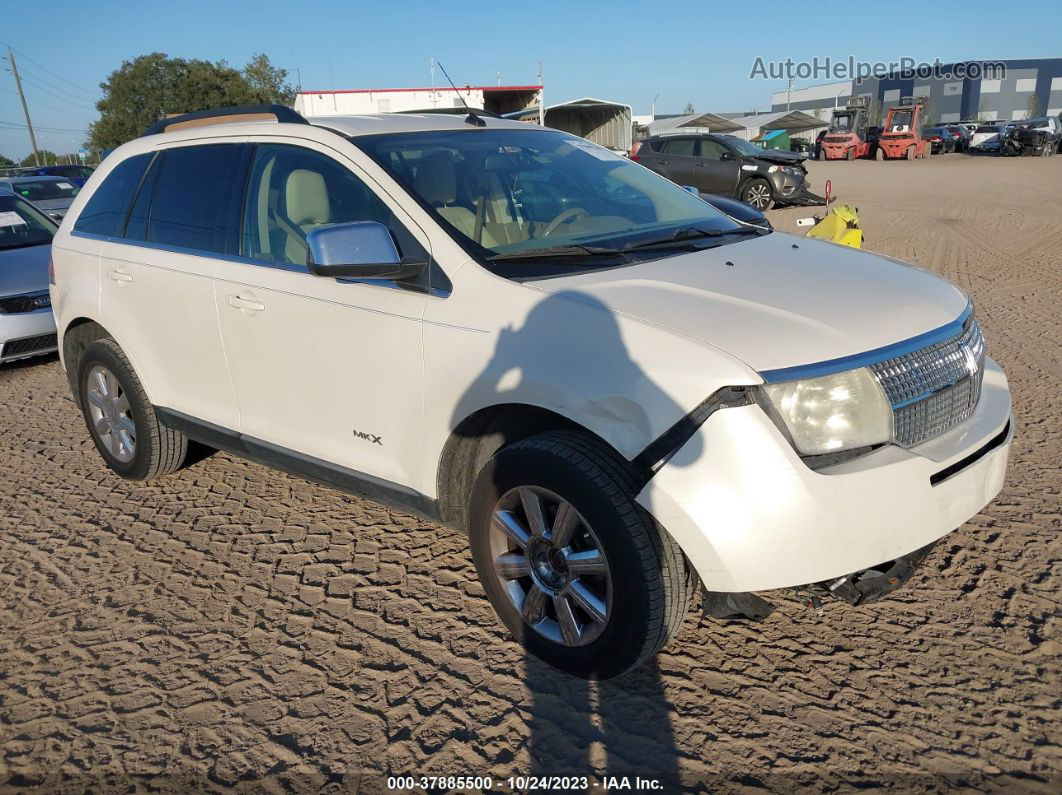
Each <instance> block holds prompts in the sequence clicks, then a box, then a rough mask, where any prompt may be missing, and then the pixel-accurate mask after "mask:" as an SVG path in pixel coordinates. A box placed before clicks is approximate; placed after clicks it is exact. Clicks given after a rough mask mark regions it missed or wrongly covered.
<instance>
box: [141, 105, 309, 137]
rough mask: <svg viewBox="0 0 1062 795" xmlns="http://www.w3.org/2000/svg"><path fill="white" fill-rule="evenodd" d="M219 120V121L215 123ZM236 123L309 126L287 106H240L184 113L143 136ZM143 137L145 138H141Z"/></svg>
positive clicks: (154, 127)
mask: <svg viewBox="0 0 1062 795" xmlns="http://www.w3.org/2000/svg"><path fill="white" fill-rule="evenodd" d="M214 119H218V120H219V121H214ZM234 121H275V122H277V123H278V124H309V122H308V121H306V119H304V118H303V117H302V115H301V114H300V113H298V112H297V111H296V110H294V109H293V108H289V107H288V106H287V105H240V106H237V107H233V108H212V109H210V110H197V111H195V112H193V113H182V114H180V115H178V116H171V117H170V118H168V119H162V120H160V121H157V122H155V123H154V124H152V125H151V126H150V127H148V128H147V129H146V130H144V132H143V135H157V134H159V133H164V132H167V131H169V130H181V129H185V128H187V127H206V126H209V125H211V124H225V123H226V122H234ZM141 137H143V136H141Z"/></svg>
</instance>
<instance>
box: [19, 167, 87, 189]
mask: <svg viewBox="0 0 1062 795" xmlns="http://www.w3.org/2000/svg"><path fill="white" fill-rule="evenodd" d="M93 170H94V169H93V168H92V167H91V166H77V165H66V166H63V165H58V166H40V167H39V168H35V169H33V170H32V171H29V172H26V176H33V177H62V178H63V179H65V180H67V181H68V182H71V183H73V184H74V185H76V186H77V187H79V188H83V187H84V186H85V183H86V182H87V181H88V178H89V177H91V176H92V172H93Z"/></svg>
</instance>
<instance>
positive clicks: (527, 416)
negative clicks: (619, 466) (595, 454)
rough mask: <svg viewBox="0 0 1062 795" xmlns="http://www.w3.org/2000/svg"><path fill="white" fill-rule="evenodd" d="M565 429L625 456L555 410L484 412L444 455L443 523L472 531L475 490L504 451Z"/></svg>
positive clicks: (461, 427)
mask: <svg viewBox="0 0 1062 795" xmlns="http://www.w3.org/2000/svg"><path fill="white" fill-rule="evenodd" d="M560 430H573V431H579V432H581V433H585V434H587V435H588V436H591V437H593V438H594V439H597V440H598V441H599V442H601V443H602V444H604V445H606V446H607V447H608V448H609V449H611V450H613V451H614V452H615V453H616V454H617V455H618V456H620V457H621V458H624V457H623V456H622V454H621V453H620V452H619V451H618V450H616V448H615V447H614V446H613V445H612V444H610V443H609V442H608V441H607V440H605V439H603V438H602V437H601V436H600V435H599V434H596V433H594V432H593V431H592V430H590V429H589V428H587V427H586V426H584V425H582V424H580V423H578V422H576V421H575V420H572V419H571V418H569V417H565V416H564V415H562V414H558V413H557V412H555V411H551V410H550V409H546V408H542V407H540V406H534V405H531V404H527V403H500V404H495V405H491V406H486V407H483V408H480V409H478V410H477V411H475V412H473V413H472V414H470V415H469V416H467V417H465V418H464V419H463V420H461V422H459V423H458V424H457V427H456V428H454V430H453V431H451V433H450V435H449V436H448V437H447V439H446V442H445V443H444V445H443V448H442V453H441V455H440V456H439V464H438V468H437V475H436V477H437V482H436V488H437V490H438V491H437V494H438V500H437V505H438V511H439V515H440V518H441V519H442V521H443V522H445V523H446V524H449V525H451V526H454V527H457V528H459V529H461V530H466V529H467V527H468V500H469V497H470V496H471V494H472V487H473V486H474V485H475V481H476V478H477V477H478V476H479V473H480V472H481V471H482V470H483V467H484V466H485V465H486V463H487V462H488V461H489V460H490V459H491V457H492V456H493V455H494V454H495V453H496V452H498V450H500V449H501V448H503V447H505V446H507V445H510V444H513V443H514V442H518V441H520V440H522V439H527V438H529V437H531V436H535V435H537V434H540V433H544V432H546V431H560ZM624 460H626V459H625V458H624Z"/></svg>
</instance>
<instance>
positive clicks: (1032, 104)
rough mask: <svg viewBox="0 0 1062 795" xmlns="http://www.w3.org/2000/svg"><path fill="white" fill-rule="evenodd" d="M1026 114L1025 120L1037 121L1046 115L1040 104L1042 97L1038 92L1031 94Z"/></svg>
mask: <svg viewBox="0 0 1062 795" xmlns="http://www.w3.org/2000/svg"><path fill="white" fill-rule="evenodd" d="M1025 110H1026V114H1025V118H1027V119H1035V118H1036V117H1037V116H1043V115H1044V109H1043V106H1042V105H1041V104H1040V97H1038V96H1037V95H1036V92H1035V91H1034V92H1032V93H1031V94H1029V102H1028V104H1027V105H1026V106H1025Z"/></svg>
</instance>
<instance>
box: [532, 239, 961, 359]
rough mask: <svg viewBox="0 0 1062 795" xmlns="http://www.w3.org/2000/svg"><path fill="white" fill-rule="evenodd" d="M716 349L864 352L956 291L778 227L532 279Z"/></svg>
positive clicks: (902, 336)
mask: <svg viewBox="0 0 1062 795" xmlns="http://www.w3.org/2000/svg"><path fill="white" fill-rule="evenodd" d="M528 284H529V285H531V286H534V287H536V288H538V289H540V290H544V291H546V292H549V293H559V292H566V293H570V292H575V293H579V292H582V293H584V294H586V295H587V296H588V298H590V299H594V300H595V301H597V302H600V303H602V304H604V305H605V306H607V307H608V308H609V309H611V310H612V311H614V312H616V313H619V314H623V315H626V316H629V317H634V318H637V319H639V320H642V321H644V322H646V323H652V324H654V325H657V326H661V327H664V328H668V329H671V330H672V331H675V332H677V333H680V334H684V335H687V336H689V337H693V338H695V339H697V340H700V341H701V342H704V343H706V344H708V345H711V346H713V347H716V348H720V349H722V350H724V351H726V352H727V353H729V354H731V355H733V356H736V357H737V358H739V359H741V360H742V361H743V362H745V364H747V365H748V366H749V367H751V368H752V369H753V370H756V371H764V370H776V369H781V368H785V367H795V366H797V365H804V364H815V363H818V362H824V361H829V360H831V359H838V358H841V357H843V356H851V355H853V354H858V353H865V352H867V351H871V350H874V349H876V348H881V347H884V346H885V345H890V344H892V343H895V342H901V341H903V340H907V339H910V338H911V337H915V336H917V335H919V334H923V333H925V332H927V331H932V330H934V329H937V328H940V327H941V326H943V325H945V324H947V323H949V322H951V321H953V320H955V319H956V318H957V317H958V316H959V315H960V314H962V312H963V311H964V310H965V308H966V306H967V303H968V299H967V297H966V296H965V295H964V294H963V292H962V291H961V290H959V289H958V288H957V287H955V286H954V285H952V284H951V283H950V282H947V281H945V280H944V279H942V278H940V277H939V276H935V275H934V274H932V273H929V272H928V271H924V270H921V269H919V268H916V267H914V266H911V265H906V264H904V263H902V262H899V261H898V260H894V259H890V258H888V257H883V256H880V255H878V254H871V253H869V252H865V251H857V250H855V249H853V248H850V247H848V246H840V245H836V244H833V243H825V242H821V241H816V240H809V239H807V238H801V237H795V236H793V235H787V234H783V233H780V232H775V233H773V234H770V235H764V236H763V237H760V238H757V239H753V240H744V241H741V242H738V243H732V244H729V245H724V246H719V247H717V248H710V249H706V250H704V251H698V252H691V253H688V254H681V255H679V256H674V257H668V258H666V259H661V260H656V261H652V262H643V263H639V264H637V265H632V266H629V267H625V268H614V269H610V270H604V271H597V272H592V273H584V274H580V275H576V276H565V277H561V278H555V279H548V280H543V281H536V282H529V283H528Z"/></svg>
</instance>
